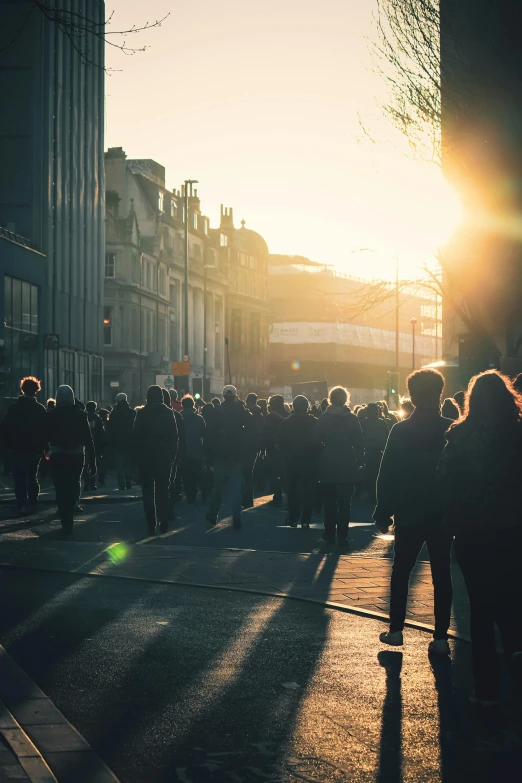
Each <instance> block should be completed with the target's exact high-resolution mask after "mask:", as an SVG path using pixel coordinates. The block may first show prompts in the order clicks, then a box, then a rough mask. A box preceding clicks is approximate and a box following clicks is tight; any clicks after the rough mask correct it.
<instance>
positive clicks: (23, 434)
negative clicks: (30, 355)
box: [2, 376, 47, 514]
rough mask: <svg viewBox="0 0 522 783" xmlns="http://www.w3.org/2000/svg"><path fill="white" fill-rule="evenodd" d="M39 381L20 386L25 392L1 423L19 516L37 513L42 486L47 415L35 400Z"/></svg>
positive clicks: (22, 383) (24, 383)
mask: <svg viewBox="0 0 522 783" xmlns="http://www.w3.org/2000/svg"><path fill="white" fill-rule="evenodd" d="M40 388H41V386H40V381H39V380H38V379H37V378H33V377H32V376H29V377H27V378H24V379H23V380H22V381H21V382H20V391H21V392H22V394H21V396H20V397H19V398H18V400H17V401H16V402H15V403H14V405H11V407H10V408H9V410H8V411H7V413H6V415H5V418H4V420H3V422H2V439H3V442H4V446H5V448H6V450H7V451H9V452H10V457H11V468H12V472H13V479H14V491H15V497H16V502H17V505H18V513H19V514H25V513H27V512H30V513H31V512H33V511H35V510H36V506H37V503H38V495H39V493H40V485H39V484H38V478H37V475H38V466H39V465H40V460H41V459H42V456H43V454H44V451H45V447H46V445H47V444H46V439H45V422H46V411H45V408H44V406H43V405H41V404H40V403H39V402H38V400H37V399H36V395H37V393H38V392H39V391H40Z"/></svg>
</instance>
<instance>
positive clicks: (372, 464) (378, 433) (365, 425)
mask: <svg viewBox="0 0 522 783" xmlns="http://www.w3.org/2000/svg"><path fill="white" fill-rule="evenodd" d="M365 414H366V415H365V417H364V419H363V420H362V421H361V427H362V433H363V437H364V453H365V455H366V470H365V471H364V487H365V489H366V491H367V493H368V499H369V500H370V503H375V491H376V483H377V476H378V474H379V467H380V464H381V459H382V454H383V451H384V449H385V447H386V441H387V440H388V435H389V433H390V429H391V428H390V426H389V422H387V421H386V420H385V419H384V418H382V417H381V412H380V409H379V406H378V405H377V403H376V402H369V403H368V405H367V406H366V409H365ZM395 424H397V422H396V421H395Z"/></svg>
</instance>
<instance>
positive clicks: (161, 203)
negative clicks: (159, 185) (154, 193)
mask: <svg viewBox="0 0 522 783" xmlns="http://www.w3.org/2000/svg"><path fill="white" fill-rule="evenodd" d="M164 205H165V195H164V194H163V193H158V209H159V211H160V212H164V211H165V210H164Z"/></svg>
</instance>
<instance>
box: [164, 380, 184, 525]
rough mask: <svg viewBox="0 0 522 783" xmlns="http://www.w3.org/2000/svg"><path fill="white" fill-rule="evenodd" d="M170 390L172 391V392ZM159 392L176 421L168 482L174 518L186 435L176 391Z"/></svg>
mask: <svg viewBox="0 0 522 783" xmlns="http://www.w3.org/2000/svg"><path fill="white" fill-rule="evenodd" d="M172 392H174V393H173V394H172ZM161 393H162V395H163V404H164V405H166V406H167V408H170V409H171V410H172V413H173V414H174V420H175V422H176V427H177V428H178V451H177V454H176V458H175V460H174V462H173V463H172V470H171V472H170V482H169V499H170V506H171V519H174V504H175V503H178V502H179V501H180V500H181V479H182V471H181V464H182V462H183V460H184V459H185V453H186V448H187V436H186V433H185V423H184V421H183V416H182V415H181V413H180V411H181V410H182V409H183V406H182V405H181V403H180V402H179V401H178V393H177V391H176V389H171V390H170V392H168V391H167V389H162V390H161Z"/></svg>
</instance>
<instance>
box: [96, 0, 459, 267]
mask: <svg viewBox="0 0 522 783" xmlns="http://www.w3.org/2000/svg"><path fill="white" fill-rule="evenodd" d="M113 9H114V11H115V14H114V17H113V22H112V23H111V26H110V27H109V28H108V29H109V30H111V29H124V28H126V27H128V26H130V25H132V24H135V25H137V26H139V25H141V24H143V23H145V22H146V21H153V20H155V19H157V18H160V17H162V16H164V15H165V14H166V13H168V12H169V11H170V16H169V17H168V18H167V19H166V20H165V21H164V22H163V24H162V26H161V27H160V28H159V29H153V30H150V31H147V32H145V33H140V34H139V36H135V37H132V36H130V37H128V38H127V41H128V43H129V44H132V45H139V46H141V45H147V46H150V48H149V49H147V51H145V52H143V53H138V54H136V55H134V56H132V57H126V56H125V55H123V54H121V52H119V51H117V50H115V49H111V47H108V51H107V65H108V66H110V67H112V68H115V69H121V72H118V73H113V74H112V75H111V76H110V77H108V78H107V80H106V95H107V123H106V130H107V133H106V147H109V146H122V147H123V148H124V149H125V151H126V153H127V155H128V156H129V157H139V158H153V159H155V160H157V161H158V162H160V163H161V164H163V165H164V166H165V167H166V170H167V183H166V184H167V187H169V188H173V187H176V188H177V187H179V185H180V183H181V182H182V181H183V180H184V179H188V178H192V179H197V180H199V186H198V187H199V195H200V197H201V200H202V210H203V212H204V213H205V214H207V215H209V216H210V218H211V223H212V224H213V225H214V226H215V225H217V221H218V219H219V205H220V204H221V203H223V204H224V205H225V206H232V207H233V208H234V217H235V219H236V222H237V224H238V225H239V221H240V220H241V219H242V218H244V219H245V220H246V225H247V227H249V228H252V229H254V230H255V231H258V232H259V233H261V234H262V235H263V236H264V238H265V239H266V241H267V243H268V246H269V248H270V251H271V252H273V253H290V254H294V255H304V256H308V257H310V258H312V259H314V260H317V261H320V262H324V263H331V264H335V265H336V266H337V267H339V268H341V269H344V270H346V271H348V272H349V273H351V274H362V275H365V276H366V275H367V274H368V273H369V272H375V273H376V274H379V275H382V274H386V273H391V267H392V261H391V258H392V256H393V254H394V253H398V254H399V256H400V259H401V264H402V265H403V268H404V269H405V271H406V270H407V271H408V273H411V270H412V268H413V267H414V266H415V265H416V264H417V263H420V262H422V261H423V260H424V258H425V257H426V256H428V255H429V253H430V251H431V250H432V249H433V248H434V247H435V245H436V244H437V242H438V240H439V239H440V236H439V235H438V234H437V233H435V231H434V229H433V226H434V223H435V220H434V216H436V217H437V218H438V220H437V223H438V224H441V223H442V225H443V226H444V227H446V225H448V224H449V223H450V222H452V220H453V219H454V215H455V207H454V205H453V201H452V199H448V197H447V194H446V193H445V192H444V188H443V183H442V182H441V179H440V175H439V173H438V172H437V171H436V170H432V169H431V167H430V166H428V165H427V164H422V163H418V162H413V161H411V160H410V159H408V157H407V156H406V154H405V153H406V149H405V147H404V145H403V144H402V141H401V139H400V138H398V137H397V136H395V135H394V133H393V132H392V130H391V129H390V128H389V127H388V126H387V124H386V122H385V121H384V120H383V119H381V117H380V115H379V113H378V109H377V107H376V97H378V98H381V99H382V97H383V85H382V83H381V81H380V79H379V78H378V77H377V76H376V75H374V73H373V72H372V59H371V56H370V53H369V48H370V45H369V40H371V39H372V37H373V35H374V28H373V24H372V13H373V11H374V0H323V2H322V3H318V2H317V0H313V1H312V0H263V2H261V0H242V2H240V0H221V2H216V0H199V2H198V3H187V2H175V1H173V0H148V2H147V3H144V2H143V1H142V0H140V1H139V2H138V0H108V2H107V10H108V12H110V11H111V10H113ZM114 40H117V38H115V39H114ZM358 114H360V115H361V116H362V117H363V118H364V120H365V122H366V123H367V124H369V125H370V126H371V127H372V128H373V129H374V131H375V132H376V135H377V138H378V141H379V143H378V144H372V143H370V142H369V141H368V140H366V139H364V137H363V133H362V131H361V127H360V124H359V119H358ZM361 247H365V248H371V249H372V250H375V251H376V252H375V253H364V254H363V255H360V254H359V255H358V254H357V253H355V254H354V253H352V252H351V251H353V250H354V249H357V248H361Z"/></svg>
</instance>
